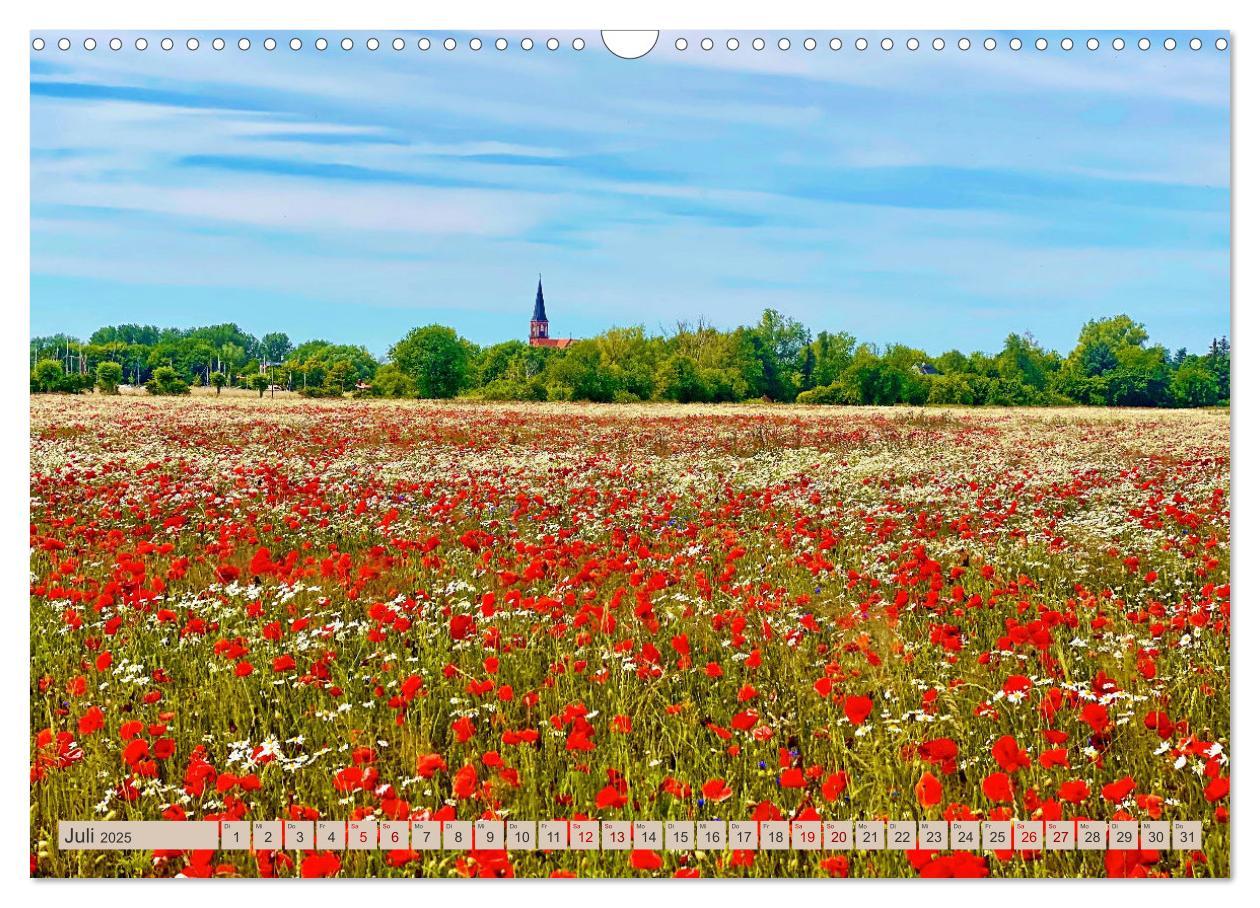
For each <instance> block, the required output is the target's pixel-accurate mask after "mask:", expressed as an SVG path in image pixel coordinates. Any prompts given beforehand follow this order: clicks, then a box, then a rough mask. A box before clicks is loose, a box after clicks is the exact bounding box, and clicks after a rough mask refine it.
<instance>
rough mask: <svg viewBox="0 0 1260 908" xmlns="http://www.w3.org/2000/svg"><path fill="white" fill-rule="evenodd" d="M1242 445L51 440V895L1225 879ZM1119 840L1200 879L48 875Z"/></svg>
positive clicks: (73, 422)
mask: <svg viewBox="0 0 1260 908" xmlns="http://www.w3.org/2000/svg"><path fill="white" fill-rule="evenodd" d="M1229 483H1230V449H1229V414H1228V412H1225V411H1160V412H1155V411H1134V410H1130V411H1120V410H1092V409H1076V410H999V411H985V410H934V409H928V410H918V409H914V410H912V409H907V408H897V409H876V408H862V409H845V408H807V407H781V406H757V405H748V406H738V407H734V406H720V407H719V406H713V407H706V406H700V405H695V406H689V407H686V408H683V407H670V406H664V405H662V406H600V405H523V404H522V405H493V404H473V403H460V402H450V403H442V404H438V403H422V402H373V401H349V400H345V401H341V400H338V401H324V402H317V401H301V400H279V399H277V400H272V399H266V400H258V399H239V398H237V399H228V398H223V399H217V400H216V399H214V398H209V397H194V398H192V399H182V400H175V399H150V398H146V397H143V396H135V397H129V396H121V397H112V398H111V397H103V396H101V395H92V396H83V397H67V396H57V397H52V396H47V397H40V398H37V399H32V402H31V484H30V495H31V506H30V542H31V566H30V634H31V689H30V709H31V728H30V755H31V776H30V805H31V814H30V832H31V845H30V847H31V859H30V860H31V871H32V873H33V874H35V875H40V876H56V877H79V876H124V877H139V876H175V875H179V874H183V875H193V876H212V875H214V876H456V875H462V876H479V875H483V876H508V875H515V876H547V875H576V876H705V877H708V876H724V877H729V876H811V877H816V876H853V877H869V876H894V877H900V876H916V875H921V876H974V875H981V876H993V877H1065V876H1067V877H1077V876H1085V877H1096V876H1104V875H1112V876H1226V875H1228V874H1229V860H1228V859H1229V774H1230V769H1229V744H1230V741H1229V731H1230V716H1229V697H1230V687H1229V658H1230V649H1229V640H1230V603H1229V576H1230V574H1229V570H1230V557H1229V547H1230V529H1229V522H1230V510H1229V509H1230V484H1229ZM363 816H377V817H379V818H382V819H402V818H407V817H412V818H420V819H426V818H438V819H442V818H459V819H475V818H477V817H483V816H485V817H502V818H509V819H510V818H521V819H550V818H566V817H567V818H577V817H596V818H601V819H631V818H651V819H668V818H693V819H709V818H714V819H727V820H735V819H776V818H788V817H822V818H828V819H830V818H837V819H850V818H878V817H889V818H893V819H966V818H983V817H996V818H1004V817H1012V816H1013V817H1020V818H1034V819H1035V818H1044V819H1059V818H1072V817H1085V818H1090V819H1107V818H1112V817H1121V818H1127V817H1132V818H1137V819H1150V818H1161V819H1194V820H1202V821H1203V822H1204V835H1203V841H1204V848H1203V851H1201V852H1176V851H1173V852H1145V851H1135V852H1119V851H1116V852H1108V853H1106V854H1104V853H1101V852H1048V853H1042V852H1037V853H1036V854H1033V853H1021V852H1014V853H1010V852H997V853H971V852H967V853H963V852H947V851H946V852H929V851H912V852H850V853H828V852H823V853H817V852H814V853H806V852H790V851H789V852H758V853H753V852H741V851H733V852H732V851H727V852H723V853H715V852H693V853H673V852H611V853H603V854H600V853H598V852H553V853H542V852H531V853H516V852H513V853H506V852H502V851H497V852H463V853H461V852H422V853H421V852H414V851H381V852H374V853H364V852H353V853H345V854H333V853H306V854H303V853H293V852H283V853H282V852H276V853H267V852H262V853H259V854H257V855H251V854H247V853H230V852H219V853H213V854H212V853H197V852H193V853H180V852H170V853H167V852H158V853H128V852H78V853H62V852H59V851H57V849H56V848H55V846H54V844H53V842H52V839H53V838H54V837H55V829H56V821H57V820H58V819H90V818H96V819H159V818H169V819H171V820H180V819H184V818H189V819H214V818H224V819H229V818H230V819H275V818H289V817H293V818H301V819H313V818H317V817H333V818H345V817H349V818H357V817H363Z"/></svg>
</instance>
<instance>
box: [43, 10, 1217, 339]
mask: <svg viewBox="0 0 1260 908" xmlns="http://www.w3.org/2000/svg"><path fill="white" fill-rule="evenodd" d="M84 34H86V33H84ZM145 34H148V35H149V36H150V38H151V41H152V44H153V46H151V47H150V49H149V50H148V51H146V52H143V53H142V52H139V51H136V50H134V49H133V48H132V47H131V46H130V45H127V46H125V47H124V49H123V50H121V51H118V52H112V51H108V50H106V49H105V48H104V47H102V48H100V49H98V50H96V51H93V52H86V51H83V50H80V49H79V47H80V45H81V37H82V36H81V35H79V36H75V37H74V42H75V43H74V47H75V50H73V51H70V52H60V51H55V50H53V49H52V48H51V47H50V48H49V49H48V50H46V51H44V52H41V53H33V54H32V58H31V131H32V160H31V170H32V182H31V186H32V195H31V335H32V337H34V336H39V335H47V334H53V333H58V332H64V333H67V334H70V335H75V336H79V337H81V338H83V339H86V337H87V336H88V335H90V333H91V332H92V331H94V330H95V329H96V328H98V327H101V326H102V325H110V324H125V323H137V324H154V325H159V326H167V325H171V324H187V325H194V324H202V325H208V324H216V323H222V322H235V323H236V324H238V325H240V326H241V328H242V329H243V330H245V331H247V332H249V333H252V334H255V335H259V336H260V335H262V334H264V333H266V332H268V331H285V332H286V333H288V334H289V335H290V337H291V338H293V340H294V341H295V342H300V341H302V340H305V339H313V338H327V339H330V340H334V341H335V342H338V343H352V344H360V345H362V346H365V347H366V348H367V349H369V350H370V351H371V352H372V353H373V354H374V355H377V356H384V355H385V353H386V351H387V350H388V347H389V345H390V344H391V343H393V342H394V341H395V340H397V339H398V338H400V337H401V336H402V335H403V334H404V333H405V332H406V331H407V330H408V329H409V328H411V327H414V326H417V325H424V324H431V323H436V324H443V325H448V326H450V327H452V328H454V329H455V330H456V331H457V332H458V333H460V334H461V335H462V336H465V337H467V338H468V339H470V340H472V341H474V342H475V343H477V344H479V345H482V346H487V345H490V344H493V343H498V342H502V341H505V340H511V339H521V340H524V339H525V338H526V337H527V335H528V321H529V318H528V316H529V314H530V309H531V307H532V301H533V293H534V280H535V275H537V273H538V272H539V271H541V272H542V274H543V280H544V287H545V288H546V293H547V303H548V315H549V316H550V323H551V328H552V334H553V335H554V336H557V337H575V338H582V337H589V336H592V335H594V334H596V333H599V332H600V331H602V330H606V329H607V328H609V327H613V326H627V325H635V324H642V325H643V326H644V327H645V328H646V329H647V330H649V331H656V330H658V329H668V328H669V327H670V326H672V325H673V324H674V323H675V322H676V321H678V320H680V319H681V320H688V321H692V322H693V323H694V322H695V321H698V320H700V319H703V320H705V321H706V322H708V323H710V324H712V325H714V326H715V327H718V328H722V329H730V328H733V327H735V326H736V325H738V324H751V323H754V322H755V321H756V320H757V318H758V317H759V315H760V312H761V311H762V310H763V309H765V308H773V309H776V310H778V311H780V312H782V313H784V314H785V315H787V316H789V317H791V318H794V319H796V320H798V321H800V322H802V323H804V324H805V325H806V326H807V327H809V328H810V330H811V331H813V332H815V333H817V332H819V331H822V330H827V331H833V332H838V331H847V332H849V333H851V334H853V335H855V336H856V337H857V338H858V340H859V341H863V342H871V343H876V344H879V345H881V346H883V345H885V344H888V343H891V342H900V343H906V344H908V345H910V346H914V347H919V348H921V349H923V350H924V351H925V352H927V353H929V354H930V355H939V354H940V353H942V352H945V351H946V350H949V349H959V350H964V351H970V350H986V351H990V350H994V349H996V348H998V347H1000V345H1001V342H1002V340H1003V339H1004V338H1005V336H1006V335H1007V334H1009V333H1012V332H1014V333H1018V334H1023V333H1025V332H1028V333H1031V334H1032V335H1033V336H1034V337H1036V338H1037V339H1038V341H1039V342H1040V343H1041V344H1042V345H1043V346H1045V347H1047V348H1050V349H1055V350H1058V351H1060V352H1066V351H1067V350H1070V349H1071V347H1072V346H1073V345H1074V344H1075V339H1076V335H1077V333H1078V332H1079V330H1080V326H1081V325H1082V324H1083V323H1084V322H1086V321H1087V320H1089V319H1091V318H1104V317H1108V316H1110V315H1115V314H1118V313H1121V312H1123V313H1126V314H1128V315H1130V316H1131V317H1132V318H1134V319H1135V320H1136V321H1139V322H1142V323H1143V324H1144V325H1145V326H1146V328H1147V330H1148V331H1149V333H1150V335H1151V339H1152V342H1153V343H1160V344H1163V345H1165V346H1167V347H1168V348H1169V349H1170V350H1175V349H1176V348H1178V347H1182V346H1184V347H1186V348H1188V349H1190V350H1192V351H1195V350H1200V349H1205V348H1206V347H1207V345H1208V343H1209V342H1210V340H1211V339H1212V338H1214V337H1217V336H1221V335H1225V336H1229V335H1230V333H1231V332H1230V273H1229V254H1230V250H1229V244H1230V223H1229V199H1230V195H1229V192H1230V190H1229V185H1230V183H1229V180H1230V158H1229V143H1228V136H1229V98H1230V94H1229V88H1230V75H1229V54H1228V53H1221V52H1218V51H1215V50H1213V49H1212V48H1211V47H1210V45H1208V46H1205V47H1204V49H1203V50H1200V51H1197V52H1195V51H1191V50H1189V49H1187V48H1186V47H1185V39H1186V36H1185V35H1184V34H1183V33H1173V34H1175V35H1177V36H1178V48H1177V49H1176V50H1174V51H1171V52H1170V51H1165V50H1163V49H1162V48H1160V47H1152V48H1151V49H1150V50H1149V51H1145V52H1142V51H1139V50H1137V49H1136V47H1135V46H1134V45H1135V43H1136V37H1137V35H1136V34H1135V33H1119V34H1122V35H1124V36H1125V39H1126V43H1127V49H1126V50H1124V51H1121V52H1115V51H1111V50H1110V49H1109V48H1108V47H1107V46H1106V45H1104V46H1103V48H1102V49H1100V50H1099V51H1095V52H1089V51H1086V50H1085V49H1084V47H1083V44H1082V43H1078V45H1077V49H1075V50H1072V51H1064V50H1062V49H1060V48H1059V47H1058V44H1057V36H1059V35H1062V34H1065V33H1062V32H1056V33H1048V34H1052V35H1053V36H1054V37H1055V39H1056V40H1054V41H1052V43H1051V44H1050V47H1049V49H1048V50H1046V51H1034V50H1033V48H1032V35H1033V33H1025V32H1018V33H1013V32H1005V33H1003V32H994V33H992V34H994V35H1000V36H1002V37H1003V42H1005V38H1006V36H1008V35H1012V34H1020V35H1024V36H1025V49H1024V50H1021V51H1019V52H1014V51H1011V50H1009V49H1007V47H1006V46H1005V43H1003V44H1000V45H999V48H998V50H996V51H994V52H985V51H982V50H981V49H980V47H979V42H980V40H982V38H983V35H977V34H976V33H969V34H972V36H973V41H974V43H975V46H973V48H972V49H971V50H970V51H967V52H965V53H964V52H961V51H958V50H956V49H955V48H954V47H953V46H952V45H951V46H950V47H948V48H947V49H946V50H945V51H942V52H935V51H930V50H929V49H928V48H927V47H924V48H922V49H921V50H919V51H917V52H911V51H909V50H906V49H905V48H904V46H903V44H904V42H901V41H899V42H898V44H897V47H896V49H895V50H893V51H890V52H884V51H877V50H876V49H875V48H874V47H872V48H871V49H870V50H868V51H866V52H864V53H861V52H858V51H856V50H854V49H853V38H854V36H855V35H856V34H857V33H850V32H837V33H835V34H838V35H840V36H841V37H842V39H843V41H844V47H843V49H842V50H840V51H837V52H832V51H830V50H828V49H827V48H826V46H825V45H823V44H820V46H819V48H818V50H816V51H814V52H812V55H811V54H810V53H808V52H806V51H804V50H803V49H802V48H801V47H800V40H801V38H802V37H803V33H789V34H790V35H791V40H792V41H793V46H792V49H791V50H789V51H786V52H781V51H778V50H776V49H774V47H773V45H768V46H767V48H766V50H764V51H761V52H757V51H754V50H752V49H751V48H750V47H749V40H750V39H751V37H752V36H753V35H754V34H757V33H753V32H742V33H736V34H738V35H739V36H740V38H741V39H742V41H741V47H740V49H739V50H737V51H734V52H732V51H727V50H725V49H723V48H722V47H721V46H719V47H717V48H716V49H715V50H713V51H710V52H707V53H706V52H702V51H700V50H699V49H698V47H697V46H696V45H697V44H698V41H699V33H678V32H671V33H668V35H665V34H663V35H662V40H661V42H660V43H659V44H658V46H657V48H656V50H654V51H653V52H652V53H651V54H649V55H648V56H647V57H646V58H644V59H642V60H638V61H634V62H627V61H622V60H618V59H616V58H615V57H613V56H612V55H611V54H609V53H607V52H606V51H604V50H603V48H602V46H599V44H598V35H597V34H596V33H566V35H565V40H566V43H565V44H562V45H561V47H560V49H559V50H558V51H556V52H549V51H546V50H544V49H543V48H542V46H541V42H540V43H539V45H538V46H536V47H535V49H534V50H533V51H530V52H526V51H523V50H521V49H520V47H519V37H520V33H510V32H504V33H503V34H505V35H511V36H512V44H511V45H510V47H509V49H508V50H507V51H503V52H499V51H496V50H494V49H493V48H492V47H491V46H490V41H491V40H492V39H493V35H491V34H488V33H478V34H480V35H481V36H482V37H483V39H485V40H486V46H485V47H484V48H483V49H482V50H481V51H479V52H473V51H471V50H469V49H467V47H466V41H467V37H468V35H469V34H471V33H451V34H452V35H454V36H457V40H458V41H459V43H460V47H459V50H458V51H457V52H447V51H445V50H442V49H441V48H440V46H439V45H438V44H437V40H438V39H439V38H440V37H442V36H444V35H445V34H446V33H442V35H438V36H434V38H435V43H434V47H433V49H431V50H429V51H427V52H421V51H419V50H417V49H416V44H415V42H416V39H417V37H418V36H419V35H420V34H422V33H419V32H416V33H408V32H402V33H394V32H390V33H388V34H384V33H382V35H381V38H382V41H383V42H384V43H383V44H382V46H381V49H380V50H378V51H375V52H370V51H367V50H365V49H363V48H362V42H363V40H364V39H365V38H366V34H355V35H354V38H355V39H356V47H355V49H354V50H353V51H351V52H344V51H341V50H339V49H337V48H336V47H330V48H329V49H328V50H327V51H324V52H322V53H321V52H318V51H316V50H314V49H313V48H312V47H311V44H312V42H313V39H314V37H315V35H316V33H305V32H299V33H296V34H297V35H298V36H299V37H300V39H301V40H302V41H303V44H304V47H303V49H302V50H301V51H298V52H293V51H290V50H288V49H287V48H285V47H283V46H281V47H280V48H278V49H277V50H276V51H274V52H270V53H269V52H266V51H264V50H263V49H262V47H261V44H262V39H263V37H265V35H264V34H263V33H258V32H231V33H229V32H222V33H221V34H223V35H225V36H230V38H231V41H232V42H233V43H229V45H228V47H227V49H226V50H224V51H221V52H215V51H212V50H211V49H210V48H209V46H208V38H207V39H206V40H205V42H204V43H203V45H202V48H201V49H200V50H198V51H195V52H193V51H188V50H187V49H186V48H185V47H184V46H183V43H182V35H181V42H180V43H177V44H176V45H175V48H174V50H172V51H170V52H165V51H159V50H158V49H157V47H156V40H157V37H158V36H155V35H153V34H152V33H145ZM189 34H199V35H204V33H201V32H194V33H189ZM395 34H399V35H405V36H406V50H404V51H401V52H396V51H394V50H392V49H390V47H389V44H388V43H387V41H388V39H389V38H392V37H393V36H394V35H395ZM494 34H498V33H494ZM575 34H584V35H585V38H586V48H585V49H584V50H583V51H580V52H579V51H575V50H573V49H572V48H571V47H570V46H569V44H568V43H567V42H568V41H569V40H570V39H571V38H572V36H573V35H575ZM678 34H686V35H689V36H692V43H691V49H689V50H687V51H685V52H676V51H675V50H674V48H673V46H672V43H670V42H672V40H673V38H674V36H676V35H678ZM723 34H726V33H723ZM764 34H765V35H766V37H767V38H768V39H769V38H770V37H772V33H769V32H767V33H764ZM773 34H774V35H777V34H778V33H777V32H776V33H773ZM826 34H828V35H830V34H832V33H831V32H828V33H826ZM958 34H960V33H953V34H952V35H951V41H953V40H956V38H957V35H958ZM1112 34H1116V33H1107V35H1106V37H1107V38H1108V39H1109V38H1110V36H1111V35H1112ZM241 35H247V36H249V37H250V38H251V40H252V41H253V44H254V46H253V49H251V50H250V51H248V52H246V54H242V53H241V52H240V51H237V50H236V49H235V46H234V42H235V40H236V39H237V37H239V36H241ZM916 54H917V56H916ZM243 56H248V59H250V60H251V62H252V63H254V64H255V65H253V66H251V67H249V75H248V76H246V75H245V74H244V73H243V72H242V71H240V70H239V68H236V67H234V66H233V61H234V60H239V59H241V58H242V57H243ZM369 77H370V78H371V80H372V84H373V86H374V88H375V89H376V91H377V94H376V95H374V96H372V97H369V98H364V97H361V96H359V95H357V94H355V93H354V92H353V91H350V90H349V87H350V86H352V85H353V84H355V83H356V81H359V80H361V79H363V78H369ZM977 136H983V137H984V140H983V141H982V142H981V141H977V139H976V137H977ZM548 275H551V277H550V278H549V277H548Z"/></svg>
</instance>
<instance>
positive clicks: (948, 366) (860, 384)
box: [31, 309, 1230, 407]
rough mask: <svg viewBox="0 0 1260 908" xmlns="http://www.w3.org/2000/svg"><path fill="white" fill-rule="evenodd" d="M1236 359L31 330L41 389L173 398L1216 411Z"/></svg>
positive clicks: (752, 330)
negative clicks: (215, 394)
mask: <svg viewBox="0 0 1260 908" xmlns="http://www.w3.org/2000/svg"><path fill="white" fill-rule="evenodd" d="M1229 355H1230V348H1229V341H1228V339H1226V338H1219V339H1213V341H1212V343H1211V345H1210V346H1209V348H1208V350H1206V351H1205V352H1202V353H1190V352H1188V351H1187V350H1186V349H1185V348H1181V349H1178V350H1176V351H1170V350H1169V349H1168V348H1166V347H1164V346H1162V345H1159V344H1153V343H1151V342H1150V337H1149V336H1148V334H1147V331H1146V329H1145V328H1144V327H1143V326H1142V325H1141V324H1139V323H1138V322H1136V321H1134V320H1133V319H1131V318H1130V317H1129V316H1127V315H1117V316H1114V317H1111V318H1103V319H1094V320H1091V321H1089V322H1086V324H1085V325H1084V326H1083V327H1082V328H1081V331H1080V335H1079V337H1078V339H1077V343H1076V346H1075V347H1074V348H1073V349H1072V350H1071V351H1069V352H1068V353H1067V354H1066V355H1063V354H1061V353H1059V352H1057V351H1054V350H1050V349H1047V348H1045V347H1043V346H1041V345H1040V344H1039V343H1038V342H1037V341H1036V340H1035V339H1034V338H1033V337H1032V336H1031V335H1028V334H1014V333H1012V334H1010V335H1009V336H1008V337H1007V338H1006V341H1005V343H1004V344H1003V345H1002V349H1001V350H999V351H997V352H994V353H985V352H979V351H977V352H972V353H963V352H961V351H958V350H949V351H947V352H945V353H942V354H940V355H938V356H930V355H928V354H927V353H925V352H924V351H923V350H919V349H916V348H914V347H910V346H907V345H905V344H889V345H887V346H884V347H879V346H876V345H874V344H869V343H859V342H858V341H857V339H856V338H855V337H854V336H853V335H851V334H849V333H847V332H830V331H820V332H818V333H817V334H813V333H812V332H811V331H810V330H809V329H808V328H806V327H805V326H804V325H803V324H801V323H800V322H798V321H796V320H795V319H792V318H789V317H787V316H785V315H783V314H782V313H779V312H776V311H775V310H773V309H767V310H766V311H765V312H764V313H763V314H762V317H761V320H760V321H759V322H757V324H755V325H751V326H741V327H738V328H735V329H733V330H729V331H728V330H721V329H718V328H715V327H713V326H712V325H708V324H705V323H703V322H701V323H699V324H690V323H680V324H678V325H677V326H676V327H675V329H674V330H673V331H670V332H660V333H649V332H648V331H646V330H645V329H644V328H643V327H641V326H639V327H630V328H611V329H609V330H607V331H605V332H603V333H602V334H600V335H597V336H596V337H592V338H588V339H583V340H578V341H575V342H574V343H573V344H571V345H570V346H568V347H566V348H564V349H556V348H549V347H531V346H529V345H528V344H527V343H525V342H523V341H519V340H511V341H505V342H503V343H499V344H493V345H490V346H485V347H482V346H478V345H477V344H474V343H472V342H471V341H468V340H467V339H465V338H463V337H460V336H459V335H458V334H457V333H456V332H455V331H454V330H453V329H451V328H448V327H445V326H442V325H428V326H425V327H420V328H415V329H413V330H411V331H410V332H408V333H407V335H406V336H404V337H403V338H402V339H401V340H399V341H398V342H397V343H396V344H394V345H393V346H392V347H391V348H390V350H389V354H388V356H387V358H386V359H385V361H380V360H378V359H377V358H376V357H375V356H373V355H372V354H371V353H370V352H369V351H368V350H367V349H366V348H364V347H362V346H355V345H350V344H337V343H333V342H331V341H325V340H312V341H306V342H305V343H301V344H296V345H295V344H293V343H292V342H291V341H290V339H289V337H288V335H287V334H284V333H282V332H272V333H269V334H264V335H263V336H262V337H255V336H254V335H252V334H248V333H246V332H244V331H242V330H241V329H240V328H239V327H238V326H236V325H234V324H225V325H212V326H207V327H201V328H191V329H178V328H157V327H154V326H151V325H115V326H108V327H104V328H100V329H98V330H97V331H95V332H93V334H92V336H91V337H90V338H88V340H87V341H86V342H84V341H80V340H78V339H75V338H72V337H69V336H67V335H64V334H58V335H52V336H48V337H37V338H33V339H32V340H31V391H32V392H37V393H42V392H62V393H79V392H87V391H93V390H95V391H99V392H101V393H105V394H110V393H117V392H118V390H119V388H120V387H121V386H122V385H124V384H126V385H132V386H144V387H145V388H146V389H147V390H148V391H149V393H150V394H157V395H165V394H186V393H188V392H189V391H190V389H191V387H192V386H194V385H200V386H205V387H213V388H215V389H216V390H222V389H223V388H224V387H245V388H250V389H252V390H255V391H257V392H258V394H259V395H260V396H262V395H264V394H266V393H267V392H268V390H272V391H274V390H277V389H281V390H289V391H296V392H297V393H299V394H302V395H304V396H307V397H344V396H346V395H353V396H358V397H396V398H404V397H418V398H451V397H469V398H477V399H482V400H521V401H529V400H533V401H545V400H560V401H568V400H583V401H597V402H635V401H650V400H666V401H676V402H680V403H691V402H736V401H745V400H763V399H764V400H770V401H780V402H792V401H795V402H798V403H812V404H885V405H886V404H912V405H918V406H921V405H925V404H942V405H943V404H960V405H972V406H1056V405H1071V404H1084V405H1089V406H1140V407H1206V406H1213V405H1218V404H1225V403H1228V401H1229V395H1230V380H1229V377H1230V365H1229Z"/></svg>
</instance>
